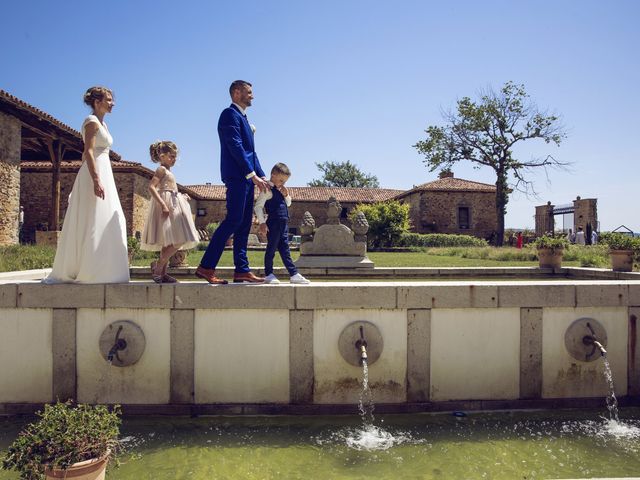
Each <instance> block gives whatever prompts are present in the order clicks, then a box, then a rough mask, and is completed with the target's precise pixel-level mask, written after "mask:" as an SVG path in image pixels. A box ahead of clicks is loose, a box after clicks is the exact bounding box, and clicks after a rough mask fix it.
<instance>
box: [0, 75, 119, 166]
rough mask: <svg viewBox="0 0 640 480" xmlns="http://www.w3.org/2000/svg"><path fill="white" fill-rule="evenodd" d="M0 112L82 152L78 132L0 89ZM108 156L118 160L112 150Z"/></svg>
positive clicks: (81, 142)
mask: <svg viewBox="0 0 640 480" xmlns="http://www.w3.org/2000/svg"><path fill="white" fill-rule="evenodd" d="M0 111H4V112H6V113H8V114H9V115H14V116H16V117H17V118H19V119H20V121H22V122H23V123H24V124H26V125H27V126H29V125H31V126H32V127H36V128H38V131H49V132H51V131H53V132H55V136H56V137H60V138H65V139H66V141H67V142H69V143H70V144H71V145H73V146H74V148H78V149H79V150H80V152H81V151H82V145H83V141H82V135H81V134H80V132H79V131H77V130H75V129H73V128H71V127H70V126H69V125H67V124H66V123H63V122H61V121H60V120H58V119H57V118H55V117H53V116H52V115H49V114H48V113H47V112H45V111H43V110H40V109H39V108H36V107H34V106H33V105H30V104H28V103H27V102H25V101H24V100H20V99H19V98H18V97H16V96H14V95H11V94H10V93H9V92H7V91H5V90H2V89H1V88H0ZM109 156H110V158H111V159H112V160H120V155H119V154H118V153H116V152H114V151H113V150H111V151H110V155H109Z"/></svg>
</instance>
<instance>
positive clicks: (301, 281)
mask: <svg viewBox="0 0 640 480" xmlns="http://www.w3.org/2000/svg"><path fill="white" fill-rule="evenodd" d="M289 281H290V282H291V283H299V284H304V285H306V284H307V283H311V280H308V279H306V278H304V277H303V276H302V275H300V274H299V273H296V274H295V275H292V276H291V278H290V279H289Z"/></svg>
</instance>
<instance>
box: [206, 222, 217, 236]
mask: <svg viewBox="0 0 640 480" xmlns="http://www.w3.org/2000/svg"><path fill="white" fill-rule="evenodd" d="M219 226H220V224H219V223H218V222H212V223H207V226H206V227H204V229H205V230H206V231H207V235H209V238H211V237H212V236H213V232H215V231H216V229H217V228H218V227H219Z"/></svg>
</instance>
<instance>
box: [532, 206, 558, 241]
mask: <svg viewBox="0 0 640 480" xmlns="http://www.w3.org/2000/svg"><path fill="white" fill-rule="evenodd" d="M554 207H555V205H551V202H547V204H546V205H539V206H537V207H536V236H542V235H544V234H545V233H547V232H553V231H555V220H554V218H553V208H554Z"/></svg>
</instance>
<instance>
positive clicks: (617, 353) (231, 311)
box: [0, 280, 640, 414]
mask: <svg viewBox="0 0 640 480" xmlns="http://www.w3.org/2000/svg"><path fill="white" fill-rule="evenodd" d="M639 314H640V282H638V281H633V280H632V281H586V282H584V281H583V282H569V281H563V282H549V281H527V282H522V281H499V282H489V281H486V282H480V281H474V282H470V281H469V282H429V283H418V282H370V283H366V282H359V283H355V282H335V283H331V282H327V283H315V284H311V285H308V286H294V285H289V284H281V285H275V286H252V285H236V286H234V285H229V286H225V287H210V286H208V285H205V284H203V283H181V284H177V285H155V284H151V283H132V284H124V285H41V284H39V283H33V282H5V283H3V284H0V331H1V332H2V335H0V365H1V366H2V368H1V369H0V412H4V413H16V412H21V411H22V412H24V411H32V410H33V409H34V408H35V406H34V404H38V403H42V402H51V401H54V400H55V399H56V398H61V399H64V398H74V399H76V400H78V401H80V402H90V403H121V404H124V405H126V406H127V408H128V411H130V412H133V413H136V412H144V413H154V412H155V413H176V414H185V413H285V412H288V413H327V412H338V411H340V412H353V411H355V404H356V403H357V400H358V395H359V393H360V389H361V386H360V379H361V374H362V371H361V369H360V368H359V367H357V366H353V365H351V364H349V363H347V362H346V361H345V360H344V359H343V358H342V357H341V355H340V352H339V350H338V338H339V336H340V333H341V332H342V330H343V329H344V327H345V326H346V325H348V324H349V323H351V322H353V321H358V320H366V321H368V322H371V323H373V324H374V325H375V326H376V327H377V328H378V330H379V331H380V333H381V335H382V338H383V339H384V348H383V350H382V353H381V355H380V358H379V359H378V361H376V362H375V363H374V364H372V365H371V366H370V369H369V374H370V385H371V387H372V391H373V396H374V401H375V403H376V404H377V405H378V407H377V408H379V409H380V410H379V411H423V410H443V409H445V410H447V409H459V408H464V409H472V408H516V407H533V406H540V407H544V406H557V405H565V406H576V405H578V406H580V405H590V406H595V405H604V403H603V402H604V396H605V395H606V393H607V385H606V383H605V381H604V378H603V375H602V374H603V364H602V362H601V361H593V362H581V361H578V360H575V359H574V358H572V357H571V356H570V355H569V353H568V352H567V350H566V349H565V347H564V343H563V336H564V332H565V331H566V329H567V327H568V326H569V325H570V324H571V323H572V322H573V321H575V320H576V319H577V318H581V317H591V318H594V319H597V320H598V322H600V323H601V324H602V326H603V327H604V328H605V329H606V331H607V342H608V345H607V350H608V352H609V355H608V358H609V361H610V363H611V367H612V369H613V375H614V381H615V386H616V393H617V394H618V395H619V396H620V397H621V398H622V401H623V402H625V401H627V402H633V401H635V399H638V395H639V394H640V352H639V351H638V348H640V347H639V344H640V342H638V340H639V339H638V331H637V318H638V315H639ZM119 320H130V321H133V322H134V323H135V324H137V325H138V326H139V327H140V328H141V329H142V331H143V332H144V338H145V340H144V341H145V345H144V353H143V354H142V356H141V358H140V360H139V361H138V362H137V363H135V364H134V365H131V366H128V367H116V366H109V365H108V364H107V362H106V361H105V359H104V357H103V355H104V353H101V352H100V350H99V348H98V345H99V340H100V335H101V333H102V332H103V330H104V329H105V328H106V327H107V326H108V325H110V324H111V323H112V322H116V321H119Z"/></svg>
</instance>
